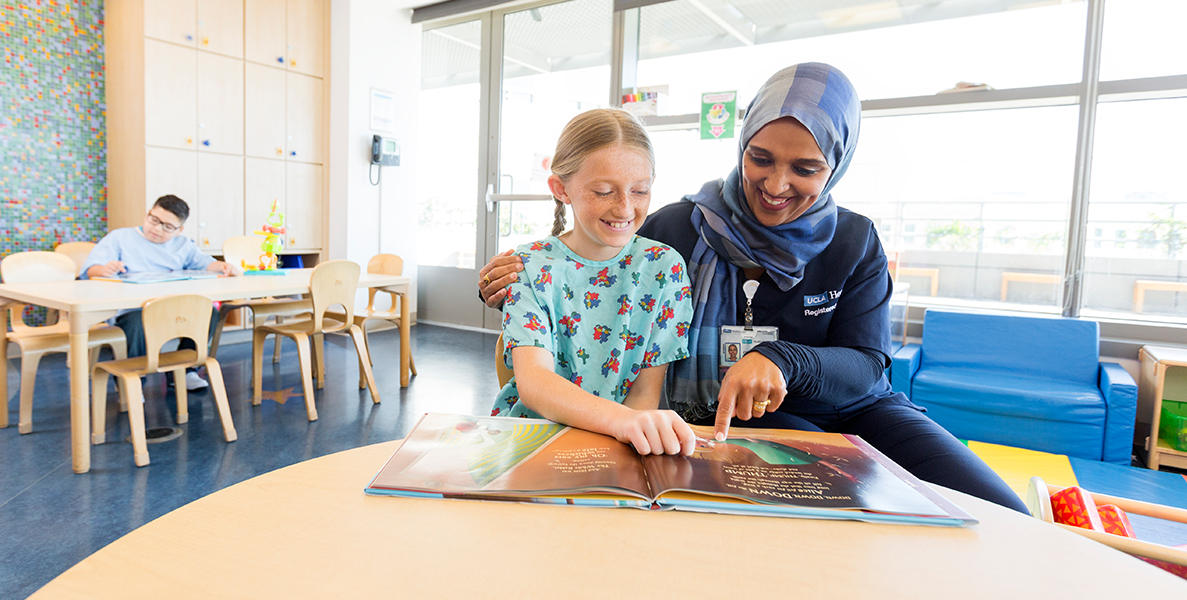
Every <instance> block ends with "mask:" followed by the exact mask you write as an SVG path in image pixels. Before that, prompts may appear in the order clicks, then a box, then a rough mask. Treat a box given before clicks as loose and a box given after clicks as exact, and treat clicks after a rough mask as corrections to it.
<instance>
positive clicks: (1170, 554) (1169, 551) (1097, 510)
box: [1026, 477, 1187, 579]
mask: <svg viewBox="0 0 1187 600" xmlns="http://www.w3.org/2000/svg"><path fill="white" fill-rule="evenodd" d="M1026 503H1027V507H1028V508H1030V513H1031V514H1032V515H1034V517H1035V518H1037V519H1041V520H1043V521H1046V522H1048V523H1052V524H1054V525H1056V526H1058V527H1062V528H1064V529H1066V530H1068V531H1072V532H1075V533H1077V534H1079V535H1082V536H1084V537H1087V538H1089V539H1092V540H1095V541H1097V542H1100V543H1102V544H1104V545H1106V546H1110V547H1112V548H1115V549H1117V550H1120V551H1122V552H1125V553H1126V554H1130V555H1132V556H1135V557H1137V558H1140V559H1141V560H1144V561H1146V562H1148V563H1150V564H1153V565H1154V566H1156V567H1158V568H1160V569H1163V570H1166V571H1169V572H1171V573H1174V574H1175V575H1178V576H1179V577H1182V578H1184V579H1187V546H1178V547H1171V546H1164V545H1162V544H1155V543H1152V542H1144V541H1141V540H1139V539H1136V538H1135V537H1134V536H1133V528H1132V527H1131V526H1130V524H1129V518H1128V517H1127V516H1126V513H1130V514H1135V515H1143V516H1147V517H1153V518H1156V519H1165V520H1167V521H1175V522H1177V523H1187V510H1183V509H1181V508H1174V507H1170V506H1163V505H1161V504H1151V503H1149V502H1140V501H1138V500H1130V499H1128V498H1119V497H1116V496H1106V495H1104V494H1095V493H1092V492H1089V491H1087V490H1083V489H1081V488H1079V487H1075V486H1073V487H1068V488H1062V489H1061V488H1058V487H1056V486H1053V485H1047V484H1046V483H1045V482H1044V481H1043V480H1042V478H1040V477H1031V478H1030V484H1029V487H1028V489H1027V498H1026Z"/></svg>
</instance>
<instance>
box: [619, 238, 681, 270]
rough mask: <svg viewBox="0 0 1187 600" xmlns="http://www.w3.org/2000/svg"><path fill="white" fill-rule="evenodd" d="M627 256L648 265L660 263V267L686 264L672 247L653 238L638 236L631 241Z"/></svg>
mask: <svg viewBox="0 0 1187 600" xmlns="http://www.w3.org/2000/svg"><path fill="white" fill-rule="evenodd" d="M627 250H628V251H627V252H626V253H624V254H626V255H629V256H632V257H634V258H635V259H636V260H642V261H645V262H646V263H658V264H660V265H671V264H674V263H677V262H678V263H680V264H684V259H683V258H682V257H681V256H680V253H679V252H676V250H674V249H673V248H672V247H671V246H669V245H667V244H665V243H663V242H659V241H656V240H653V239H651V238H647V237H643V236H641V235H636V236H635V239H633V240H631V243H630V245H629V247H628V248H627Z"/></svg>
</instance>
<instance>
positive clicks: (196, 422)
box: [0, 325, 498, 599]
mask: <svg viewBox="0 0 1187 600" xmlns="http://www.w3.org/2000/svg"><path fill="white" fill-rule="evenodd" d="M412 335H413V340H412V348H413V352H412V354H413V356H414V357H415V358H416V365H417V368H418V371H419V372H420V375H418V376H416V377H413V378H412V381H411V384H410V385H409V387H407V388H405V389H401V388H400V381H399V376H398V374H397V370H398V369H397V366H398V364H399V362H398V361H399V335H398V333H397V332H396V331H394V330H392V331H384V332H380V333H374V334H372V336H371V347H372V352H373V353H374V355H375V357H376V365H375V378H376V381H377V384H378V386H379V388H380V396H381V398H382V399H383V402H382V403H380V404H373V403H372V402H371V397H370V395H369V394H368V392H367V391H366V390H359V389H358V364H357V362H356V360H357V359H356V357H355V352H354V347H353V345H352V344H351V343H350V341H349V339H348V338H346V337H344V336H330V337H328V338H327V339H326V387H325V389H324V390H321V391H319V392H317V409H318V413H319V419H318V420H317V421H316V422H313V423H310V422H309V421H308V420H307V419H306V415H305V404H304V399H303V397H302V396H301V395H300V391H301V378H300V372H299V370H298V367H297V362H296V358H297V353H296V348H295V346H293V345H292V342H291V341H287V342H285V344H284V346H283V350H284V352H285V356H284V359H283V360H282V361H281V363H280V364H279V365H273V364H272V363H271V361H270V360H269V359H268V358H265V366H264V383H263V388H264V390H285V389H288V388H292V391H293V392H295V393H296V394H297V395H295V396H293V397H291V398H288V399H287V401H285V402H284V403H283V404H281V403H279V402H276V401H272V400H267V399H265V400H264V402H263V404H262V405H261V406H258V407H253V406H252V405H251V392H250V388H251V345H250V344H233V345H228V346H224V347H223V348H222V349H221V350H220V352H219V360H220V362H221V363H222V370H223V375H224V377H225V379H226V387H227V394H228V397H229V400H230V405H231V414H232V418H233V419H234V421H235V428H236V430H237V432H238V434H239V439H238V441H236V442H234V443H231V444H228V443H226V442H224V441H223V438H222V428H221V425H220V424H219V420H218V414H217V412H216V411H215V410H214V405H213V402H212V395H211V394H210V393H209V392H201V393H191V395H190V398H189V413H190V420H189V423H187V424H185V425H180V426H178V428H179V429H180V430H181V431H182V435H181V436H180V437H178V438H177V439H174V440H171V441H168V442H163V443H159V444H150V445H149V447H148V449H149V453H150V456H151V460H152V464H150V465H149V466H147V467H143V468H136V466H135V465H134V464H133V462H132V447H131V444H128V443H126V442H124V439H125V438H126V437H127V436H128V434H129V430H128V421H127V417H126V415H124V414H121V413H119V412H118V410H117V409H116V399H117V394H116V393H115V388H114V386H112V388H111V390H112V391H111V393H110V394H109V400H108V415H107V443H106V444H103V445H101V446H93V447H92V450H91V471H90V472H89V473H87V474H83V475H76V474H74V473H73V471H72V469H71V453H70V418H69V415H70V410H69V380H68V373H67V370H66V367H65V359H64V357H63V356H62V355H57V356H54V357H51V358H47V359H46V360H45V361H43V362H42V366H41V369H40V372H39V374H38V380H37V388H36V389H37V393H36V401H35V405H34V412H33V432H32V433H30V434H28V435H20V434H19V433H18V432H17V428H16V421H17V408H18V406H17V397H18V393H19V388H18V385H19V377H18V376H17V375H18V373H19V361H15V360H14V361H11V362H10V365H9V380H8V381H9V396H10V398H9V400H8V407H9V412H10V415H11V423H12V424H11V425H10V426H9V428H8V429H4V430H0V532H3V534H2V537H0V539H3V542H2V543H0V598H4V599H8V598H24V597H26V596H28V595H29V594H31V593H33V592H34V591H36V590H37V589H38V588H40V587H41V586H42V585H44V584H45V583H46V582H48V581H49V580H51V579H53V578H54V577H56V576H57V575H58V574H60V573H62V572H63V571H65V570H66V569H68V568H70V567H71V566H72V565H74V564H75V563H77V562H78V561H80V560H82V559H83V558H86V557H87V556H88V555H90V554H91V553H93V552H95V551H96V550H98V549H100V548H102V547H104V546H106V545H107V544H109V543H111V542H112V541H114V540H116V539H117V538H119V537H121V536H123V535H124V534H126V533H128V532H129V531H132V530H133V529H135V528H137V527H139V526H141V525H143V524H145V523H147V522H149V521H151V520H153V519H155V518H157V517H159V516H161V515H163V514H165V513H167V512H169V511H171V510H173V509H175V508H177V507H179V506H182V505H184V504H186V503H188V502H190V501H192V500H195V499H197V498H201V497H202V496H205V495H207V494H210V493H211V492H214V491H216V490H219V489H221V488H224V487H227V486H229V485H233V484H235V483H238V482H240V481H243V480H245V479H248V478H251V477H254V476H256V475H259V474H261V473H265V472H268V471H272V470H274V469H278V468H280V467H284V466H287V465H291V464H293V463H297V462H300V461H303V460H306V459H309V458H313V457H317V456H322V455H325V454H330V453H333V452H338V451H340V450H346V449H349V448H355V447H358V446H363V445H366V444H373V443H377V442H383V441H388V440H393V439H399V438H402V437H404V435H405V434H406V433H407V432H408V430H409V429H411V427H412V426H413V425H414V424H415V423H416V420H417V418H419V416H420V415H421V414H423V413H425V412H429V411H432V412H450V413H462V414H475V415H480V414H489V411H490V406H491V403H492V401H493V399H494V397H495V395H496V393H497V392H498V383H497V382H496V380H495V373H494V364H493V358H492V355H493V352H494V344H495V340H496V338H497V336H495V335H491V334H484V333H478V332H469V331H461V330H455V329H448V328H444V327H435V326H432V325H418V326H415V327H413V328H412ZM271 347H272V342H271V339H269V341H268V342H267V346H266V347H265V350H266V351H267V353H268V354H267V355H266V356H268V355H270V354H271ZM145 397H146V400H145V415H146V422H147V426H148V427H149V428H152V427H169V426H174V425H175V420H174V419H175V418H176V402H175V401H174V399H173V393H172V390H171V389H169V388H168V387H167V386H166V384H165V380H164V376H161V375H157V376H153V377H150V378H149V379H148V380H147V382H146V384H145ZM377 468H378V466H377ZM365 484H366V482H359V489H360V490H361V489H362V487H363V486H364V485H365ZM360 493H361V492H360ZM164 593H165V594H166V595H167V592H164Z"/></svg>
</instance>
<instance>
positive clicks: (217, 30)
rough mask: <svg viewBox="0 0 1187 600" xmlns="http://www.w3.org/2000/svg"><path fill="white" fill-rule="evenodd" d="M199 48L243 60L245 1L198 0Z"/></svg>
mask: <svg viewBox="0 0 1187 600" xmlns="http://www.w3.org/2000/svg"><path fill="white" fill-rule="evenodd" d="M197 16H198V27H197V29H196V31H197V32H198V34H197V40H196V41H197V46H198V48H201V49H202V50H206V51H208V52H215V53H218V54H224V55H226V56H231V57H234V58H243V0H198V15H197Z"/></svg>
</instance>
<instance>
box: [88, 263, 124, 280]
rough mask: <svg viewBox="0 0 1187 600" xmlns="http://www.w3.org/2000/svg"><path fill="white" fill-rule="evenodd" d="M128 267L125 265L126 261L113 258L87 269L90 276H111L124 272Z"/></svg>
mask: <svg viewBox="0 0 1187 600" xmlns="http://www.w3.org/2000/svg"><path fill="white" fill-rule="evenodd" d="M127 270H128V269H127V268H126V267H124V263H122V262H120V261H118V260H113V261H111V262H109V263H107V264H105V265H95V266H93V267H91V268H90V269H87V275H88V276H90V277H111V276H112V275H115V274H116V273H123V272H124V271H127Z"/></svg>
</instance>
